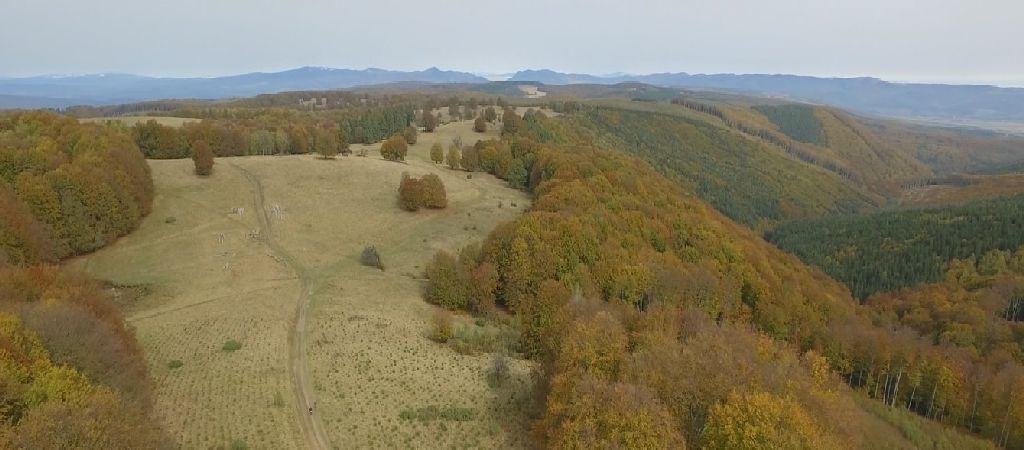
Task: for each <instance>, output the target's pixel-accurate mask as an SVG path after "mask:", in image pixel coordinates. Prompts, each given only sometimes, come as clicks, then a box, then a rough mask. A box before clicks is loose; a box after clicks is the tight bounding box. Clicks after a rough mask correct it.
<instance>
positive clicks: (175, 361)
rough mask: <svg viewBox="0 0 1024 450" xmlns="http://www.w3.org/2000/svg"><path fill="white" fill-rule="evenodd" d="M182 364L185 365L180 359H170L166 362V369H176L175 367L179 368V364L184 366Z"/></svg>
mask: <svg viewBox="0 0 1024 450" xmlns="http://www.w3.org/2000/svg"><path fill="white" fill-rule="evenodd" d="M184 365H185V363H183V362H181V360H180V359H172V360H170V361H168V362H167V368H168V369H177V368H179V367H181V366H184Z"/></svg>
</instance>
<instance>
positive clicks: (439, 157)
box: [430, 142, 444, 164]
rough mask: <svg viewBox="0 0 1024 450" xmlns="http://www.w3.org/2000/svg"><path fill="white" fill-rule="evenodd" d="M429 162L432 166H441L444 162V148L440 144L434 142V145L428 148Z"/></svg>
mask: <svg viewBox="0 0 1024 450" xmlns="http://www.w3.org/2000/svg"><path fill="white" fill-rule="evenodd" d="M430 160H431V161H433V162H434V164H441V163H443V162H444V147H442V146H441V143H440V142H435V143H434V145H431V146H430Z"/></svg>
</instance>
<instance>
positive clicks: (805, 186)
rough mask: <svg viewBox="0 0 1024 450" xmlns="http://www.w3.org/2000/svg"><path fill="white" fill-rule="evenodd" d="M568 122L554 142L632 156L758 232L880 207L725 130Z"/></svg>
mask: <svg viewBox="0 0 1024 450" xmlns="http://www.w3.org/2000/svg"><path fill="white" fill-rule="evenodd" d="M566 122H568V124H567V126H564V127H553V129H554V131H553V132H552V133H551V134H552V136H551V137H550V138H549V139H551V140H554V141H555V142H590V143H592V144H594V145H598V146H601V147H604V148H609V149H616V150H619V151H625V152H629V153H631V154H634V155H636V156H638V157H640V158H643V159H644V160H645V161H647V162H649V163H650V164H651V165H653V166H654V167H655V168H657V169H658V170H660V171H661V172H662V173H664V174H666V175H667V176H669V177H670V178H672V179H673V180H675V181H677V182H678V183H680V184H681V185H683V186H684V187H686V188H687V189H688V190H690V191H691V192H694V193H696V194H697V195H698V196H700V197H701V199H703V200H704V201H706V202H708V203H710V204H711V205H713V206H714V207H716V208H717V209H718V210H720V211H722V212H723V213H725V214H726V215H727V216H729V217H730V218H732V219H733V220H736V221H738V222H740V223H743V224H746V225H748V226H751V227H753V228H755V229H763V228H766V227H768V226H770V225H772V224H775V223H779V222H783V221H788V220H792V219H795V218H799V217H808V216H820V215H826V214H842V213H852V212H858V211H864V210H871V209H872V208H874V207H875V206H876V204H877V203H878V202H880V197H878V196H877V195H872V194H869V193H867V192H866V191H864V190H862V189H860V188H858V187H857V186H856V185H854V184H853V183H850V182H849V181H848V180H846V179H844V178H843V177H842V176H839V175H837V174H835V173H830V172H829V171H827V170H823V169H821V168H818V167H815V166H814V165H812V164H808V163H805V162H803V161H800V160H799V159H796V158H792V157H789V156H787V155H786V154H785V153H784V152H782V151H779V150H777V149H773V148H771V147H769V146H768V145H766V144H765V143H763V142H759V141H758V140H755V139H751V138H748V137H745V136H744V135H742V134H739V133H736V132H734V131H733V130H730V129H729V128H726V127H722V126H714V125H711V124H708V123H705V122H701V121H697V120H691V119H687V118H684V117H679V116H674V115H670V114H660V113H654V112H643V111H634V110H624V109H613V108H605V107H599V108H588V107H585V108H583V109H582V110H580V111H579V112H577V113H574V114H570V115H569V116H568V117H567V118H566ZM543 137H544V136H542V138H543Z"/></svg>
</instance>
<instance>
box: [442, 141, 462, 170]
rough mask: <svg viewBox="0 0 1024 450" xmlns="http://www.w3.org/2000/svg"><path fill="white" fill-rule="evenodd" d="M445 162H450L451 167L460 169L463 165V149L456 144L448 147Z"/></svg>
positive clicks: (449, 166)
mask: <svg viewBox="0 0 1024 450" xmlns="http://www.w3.org/2000/svg"><path fill="white" fill-rule="evenodd" d="M445 162H446V163H448V168H449V169H452V170H455V169H458V168H459V167H461V166H462V151H460V150H459V148H458V147H456V146H455V145H452V146H451V147H448V156H447V157H446V158H445Z"/></svg>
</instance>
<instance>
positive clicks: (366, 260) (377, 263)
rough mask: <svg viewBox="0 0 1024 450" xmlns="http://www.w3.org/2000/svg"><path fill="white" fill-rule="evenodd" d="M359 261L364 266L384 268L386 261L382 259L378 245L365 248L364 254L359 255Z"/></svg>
mask: <svg viewBox="0 0 1024 450" xmlns="http://www.w3.org/2000/svg"><path fill="white" fill-rule="evenodd" d="M359 262H361V263H363V265H364V266H369V267H376V268H378V269H380V270H384V262H383V261H381V259H380V253H379V252H378V251H377V247H374V246H372V245H368V246H366V247H365V248H363V254H362V255H360V256H359Z"/></svg>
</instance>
